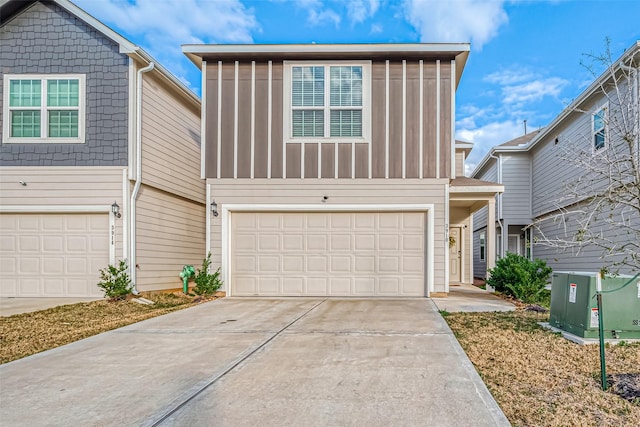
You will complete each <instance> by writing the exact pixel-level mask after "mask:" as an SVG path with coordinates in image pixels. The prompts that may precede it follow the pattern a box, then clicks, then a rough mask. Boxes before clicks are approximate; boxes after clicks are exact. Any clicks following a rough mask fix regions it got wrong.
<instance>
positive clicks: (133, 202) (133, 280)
mask: <svg viewBox="0 0 640 427" xmlns="http://www.w3.org/2000/svg"><path fill="white" fill-rule="evenodd" d="M154 65H155V64H154V63H153V62H150V63H149V65H147V66H146V67H144V68H141V69H139V70H138V78H137V80H136V85H137V86H136V87H137V89H138V96H137V97H136V184H135V186H134V187H133V192H132V193H131V202H130V204H129V206H130V209H129V212H130V214H131V217H130V221H129V224H130V226H131V232H130V233H129V238H130V239H131V244H130V247H131V253H130V256H129V260H130V261H129V277H130V278H131V291H132V292H133V294H134V295H138V294H139V293H140V292H138V287H137V271H136V268H137V267H136V200H137V198H138V191H140V185H141V184H142V74H144V73H148V72H149V71H151V70H153V67H154Z"/></svg>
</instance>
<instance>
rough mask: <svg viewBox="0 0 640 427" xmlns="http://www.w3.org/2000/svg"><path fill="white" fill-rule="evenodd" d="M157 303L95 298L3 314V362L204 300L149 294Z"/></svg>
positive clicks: (0, 353) (0, 329) (0, 325)
mask: <svg viewBox="0 0 640 427" xmlns="http://www.w3.org/2000/svg"><path fill="white" fill-rule="evenodd" d="M145 298H147V299H150V300H152V301H154V302H155V304H154V305H142V304H138V303H136V302H133V301H107V300H103V301H93V302H88V303H80V304H70V305H63V306H59V307H54V308H50V309H47V310H41V311H36V312H33V313H25V314H17V315H14V316H10V317H0V363H7V362H10V361H12V360H16V359H21V358H23V357H26V356H30V355H32V354H35V353H40V352H41V351H45V350H49V349H52V348H55V347H59V346H61V345H65V344H69V343H71V342H74V341H78V340H80V339H83V338H87V337H90V336H92V335H97V334H99V333H101V332H105V331H109V330H111V329H116V328H120V327H122V326H126V325H130V324H132V323H136V322H139V321H141V320H144V319H149V318H151V317H156V316H160V315H163V314H167V313H170V312H172V311H176V310H181V309H183V308H187V307H190V306H193V305H194V304H197V303H199V302H201V301H204V299H203V298H201V297H197V298H192V297H189V296H186V295H182V294H180V293H175V294H160V293H158V294H149V295H145Z"/></svg>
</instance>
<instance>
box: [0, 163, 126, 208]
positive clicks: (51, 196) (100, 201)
mask: <svg viewBox="0 0 640 427" xmlns="http://www.w3.org/2000/svg"><path fill="white" fill-rule="evenodd" d="M20 181H23V182H25V183H26V184H27V185H26V186H23V185H21V184H20ZM114 200H116V201H118V203H119V204H120V206H122V202H121V201H122V168H121V167H98V166H88V167H77V166H56V167H39V166H33V167H31V166H17V167H12V166H3V167H2V168H0V205H1V206H8V205H40V206H65V205H107V204H108V205H111V204H112V203H113V201H114Z"/></svg>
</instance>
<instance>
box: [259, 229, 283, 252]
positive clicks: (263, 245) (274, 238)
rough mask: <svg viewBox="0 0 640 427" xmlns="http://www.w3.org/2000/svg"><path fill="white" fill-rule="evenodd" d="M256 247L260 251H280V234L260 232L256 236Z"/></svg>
mask: <svg viewBox="0 0 640 427" xmlns="http://www.w3.org/2000/svg"><path fill="white" fill-rule="evenodd" d="M258 249H260V250H261V251H280V234H271V233H269V234H262V235H260V236H258Z"/></svg>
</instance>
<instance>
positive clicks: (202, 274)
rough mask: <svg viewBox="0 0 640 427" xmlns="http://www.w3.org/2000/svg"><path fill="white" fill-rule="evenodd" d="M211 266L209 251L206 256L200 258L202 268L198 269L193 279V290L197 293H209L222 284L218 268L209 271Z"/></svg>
mask: <svg viewBox="0 0 640 427" xmlns="http://www.w3.org/2000/svg"><path fill="white" fill-rule="evenodd" d="M210 266H211V252H209V253H208V254H207V257H206V258H205V259H203V260H202V269H198V271H197V272H196V276H195V277H194V279H193V281H194V282H195V284H196V285H195V286H194V288H193V292H195V293H196V294H198V295H211V294H213V293H214V292H215V291H217V290H218V289H220V286H222V280H221V279H220V269H219V268H218V269H217V270H216V271H215V272H213V273H209V267H210Z"/></svg>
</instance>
